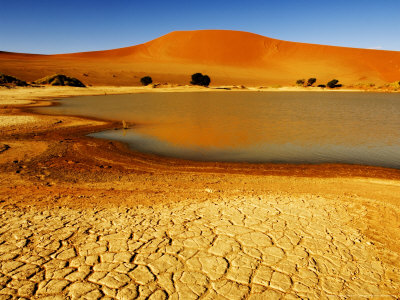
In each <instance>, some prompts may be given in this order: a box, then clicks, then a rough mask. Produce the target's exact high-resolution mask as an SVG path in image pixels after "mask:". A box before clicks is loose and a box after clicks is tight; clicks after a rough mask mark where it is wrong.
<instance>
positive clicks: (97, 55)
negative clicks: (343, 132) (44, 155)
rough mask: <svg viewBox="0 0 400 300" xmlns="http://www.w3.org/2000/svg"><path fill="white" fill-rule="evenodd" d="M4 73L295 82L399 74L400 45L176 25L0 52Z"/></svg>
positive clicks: (109, 79) (98, 79)
mask: <svg viewBox="0 0 400 300" xmlns="http://www.w3.org/2000/svg"><path fill="white" fill-rule="evenodd" d="M0 72H3V73H7V74H11V75H14V76H17V77H19V78H21V79H24V80H28V81H32V80H35V79H38V78H40V77H43V76H45V75H49V74H52V73H65V74H68V75H70V76H74V77H77V78H78V79H80V80H82V81H83V82H85V83H86V84H92V85H138V84H139V79H140V77H141V76H143V75H145V74H146V75H147V74H148V75H151V76H152V77H153V79H154V80H155V81H157V82H169V83H178V84H188V83H189V80H190V75H191V74H193V73H195V72H203V73H206V74H209V75H210V77H211V79H212V84H219V85H222V84H244V85H276V84H281V85H290V84H293V83H294V82H295V80H296V79H299V78H308V77H316V78H318V82H317V83H326V82H327V81H328V80H331V79H332V78H337V79H339V80H340V81H341V82H342V83H344V84H355V83H361V82H364V83H376V84H382V83H387V82H393V81H396V80H400V52H398V51H383V50H368V49H355V48H344V47H334V46H324V45H313V44H305V43H295V42H286V41H281V40H276V39H271V38H267V37H264V36H260V35H256V34H252V33H247V32H239V31H227V30H201V31H177V32H172V33H169V34H167V35H165V36H162V37H160V38H157V39H155V40H152V41H150V42H147V43H144V44H141V45H137V46H132V47H127V48H120V49H114V50H107V51H94V52H82V53H72V54H61V55H35V54H20V53H8V52H0Z"/></svg>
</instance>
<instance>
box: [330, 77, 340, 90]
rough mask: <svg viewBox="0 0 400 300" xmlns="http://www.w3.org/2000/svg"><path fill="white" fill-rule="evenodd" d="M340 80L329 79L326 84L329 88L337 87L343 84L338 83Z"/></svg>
mask: <svg viewBox="0 0 400 300" xmlns="http://www.w3.org/2000/svg"><path fill="white" fill-rule="evenodd" d="M338 82H339V80H337V79H332V80H331V81H329V82H328V83H327V84H326V85H327V86H328V87H329V88H331V89H333V88H336V87H341V86H342V85H341V84H338Z"/></svg>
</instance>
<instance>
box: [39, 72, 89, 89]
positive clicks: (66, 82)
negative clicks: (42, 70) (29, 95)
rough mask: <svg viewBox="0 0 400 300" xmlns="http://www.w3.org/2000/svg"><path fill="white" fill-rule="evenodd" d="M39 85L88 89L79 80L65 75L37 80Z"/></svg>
mask: <svg viewBox="0 0 400 300" xmlns="http://www.w3.org/2000/svg"><path fill="white" fill-rule="evenodd" d="M34 83H37V84H49V85H54V86H74V87H86V86H85V85H84V84H83V83H82V82H81V81H80V80H79V79H76V78H74V77H68V76H66V75H64V74H55V75H50V76H46V77H43V78H41V79H38V80H35V82H34Z"/></svg>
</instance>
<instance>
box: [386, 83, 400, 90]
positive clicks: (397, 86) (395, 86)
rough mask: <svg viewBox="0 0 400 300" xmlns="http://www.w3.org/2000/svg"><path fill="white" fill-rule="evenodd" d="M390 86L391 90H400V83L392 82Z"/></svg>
mask: <svg viewBox="0 0 400 300" xmlns="http://www.w3.org/2000/svg"><path fill="white" fill-rule="evenodd" d="M389 86H390V87H391V88H394V89H395V90H398V89H400V81H395V82H392V83H390V84H389Z"/></svg>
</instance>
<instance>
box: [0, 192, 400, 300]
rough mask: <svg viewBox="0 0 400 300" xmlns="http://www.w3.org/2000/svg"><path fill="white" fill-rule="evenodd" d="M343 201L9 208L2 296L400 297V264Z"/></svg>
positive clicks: (2, 223) (0, 220) (4, 220)
mask: <svg viewBox="0 0 400 300" xmlns="http://www.w3.org/2000/svg"><path fill="white" fill-rule="evenodd" d="M335 204H338V203H333V202H332V201H328V200H327V199H323V198H321V197H306V196H305V197H303V198H301V197H297V198H294V199H287V198H284V197H274V196H264V197H253V198H248V197H246V198H241V197H237V198H236V199H224V200H218V201H205V202H201V203H180V204H179V203H173V204H169V205H164V206H154V207H146V206H138V207H134V208H107V209H100V210H99V209H89V208H86V209H72V208H65V207H64V208H62V207H60V208H52V209H50V210H46V209H39V210H38V209H37V208H35V209H33V208H25V209H22V208H16V209H13V210H10V209H1V210H0V214H1V216H0V228H1V229H0V267H1V268H0V299H12V298H19V297H21V298H42V297H43V298H46V297H48V299H66V298H68V297H70V298H71V299H100V298H102V299H167V298H168V299H199V298H200V299H243V298H248V299H278V298H281V297H284V298H289V299H294V298H297V297H301V298H330V299H331V298H346V297H350V298H354V297H360V298H363V297H365V298H372V297H379V296H380V297H382V296H385V295H388V296H389V295H392V297H393V298H394V297H396V295H397V296H399V295H400V294H399V293H398V291H400V282H398V281H397V282H396V281H394V279H393V278H392V276H393V274H396V273H397V274H399V269H397V268H394V267H390V266H389V267H388V266H386V265H385V262H383V261H381V260H379V258H378V257H377V256H375V255H374V249H373V248H374V244H373V243H372V242H370V241H369V240H368V239H366V238H365V237H364V236H363V235H362V234H360V232H359V231H357V230H354V229H352V228H350V227H349V226H346V223H348V222H349V221H351V219H352V218H354V217H359V216H352V215H351V214H349V213H348V211H349V207H346V205H343V203H342V204H341V205H335ZM361 211H362V209H361ZM396 293H397V294H396Z"/></svg>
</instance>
